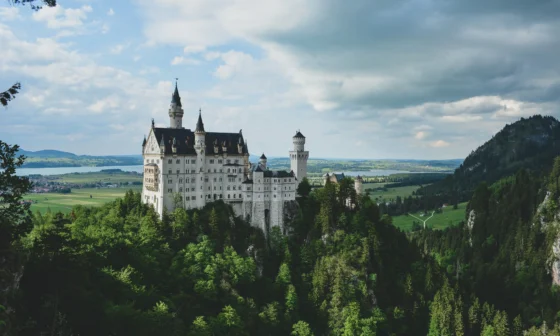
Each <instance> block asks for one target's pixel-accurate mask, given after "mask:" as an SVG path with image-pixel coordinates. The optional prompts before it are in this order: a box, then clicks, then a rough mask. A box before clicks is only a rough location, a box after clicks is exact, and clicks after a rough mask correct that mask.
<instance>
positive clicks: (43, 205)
mask: <svg viewBox="0 0 560 336" xmlns="http://www.w3.org/2000/svg"><path fill="white" fill-rule="evenodd" d="M129 189H132V190H134V191H140V190H141V187H140V186H127V187H124V188H102V189H95V188H92V189H73V190H72V193H70V194H56V193H45V194H29V195H27V196H25V197H24V199H26V200H36V201H38V203H34V204H32V205H31V211H37V210H40V211H41V212H45V211H47V209H49V208H50V209H51V211H52V212H57V211H61V212H65V213H66V212H70V210H72V206H74V205H78V204H80V205H84V206H101V205H103V204H105V203H107V202H111V201H113V200H115V199H116V198H118V197H123V196H124V194H125V193H126V191H127V190H129ZM90 195H92V198H90V197H89V196H90Z"/></svg>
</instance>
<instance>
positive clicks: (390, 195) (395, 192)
mask: <svg viewBox="0 0 560 336" xmlns="http://www.w3.org/2000/svg"><path fill="white" fill-rule="evenodd" d="M385 184H386V183H364V191H366V192H367V189H374V188H382V187H383V186H385ZM419 188H420V187H419V186H417V185H414V186H406V187H394V188H387V191H383V190H375V191H370V192H369V196H370V197H371V198H372V199H374V200H376V201H384V202H391V201H395V200H396V199H397V196H400V197H401V198H405V197H408V196H411V195H412V193H413V192H414V191H416V190H418V189H419Z"/></svg>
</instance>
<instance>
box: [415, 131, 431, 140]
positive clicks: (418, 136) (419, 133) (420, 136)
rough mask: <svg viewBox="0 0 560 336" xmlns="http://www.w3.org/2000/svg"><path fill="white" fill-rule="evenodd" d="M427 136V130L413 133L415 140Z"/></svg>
mask: <svg viewBox="0 0 560 336" xmlns="http://www.w3.org/2000/svg"><path fill="white" fill-rule="evenodd" d="M427 136H428V133H427V132H424V131H420V132H417V133H416V135H414V138H415V139H417V140H422V139H424V138H426V137H427Z"/></svg>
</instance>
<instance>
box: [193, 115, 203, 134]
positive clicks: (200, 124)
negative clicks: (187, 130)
mask: <svg viewBox="0 0 560 336" xmlns="http://www.w3.org/2000/svg"><path fill="white" fill-rule="evenodd" d="M194 131H195V132H203V133H205V131H204V123H203V122H202V109H199V110H198V121H197V122H196V129H195V130H194Z"/></svg>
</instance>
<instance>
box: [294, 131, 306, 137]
mask: <svg viewBox="0 0 560 336" xmlns="http://www.w3.org/2000/svg"><path fill="white" fill-rule="evenodd" d="M294 138H303V139H305V137H304V136H303V134H301V132H300V131H297V132H296V135H294Z"/></svg>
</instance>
